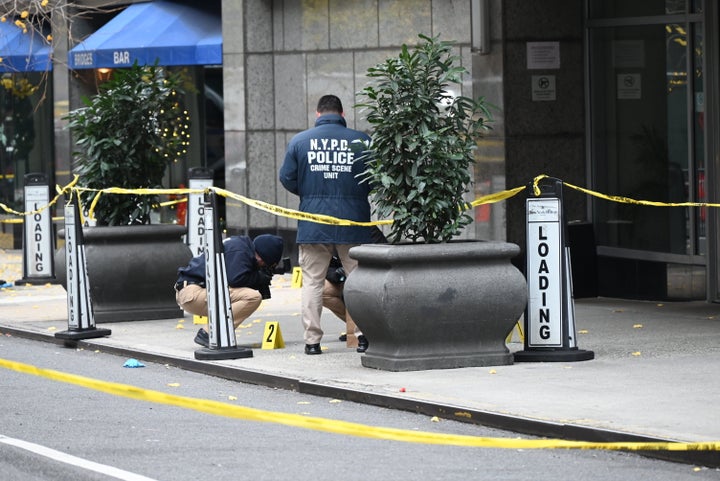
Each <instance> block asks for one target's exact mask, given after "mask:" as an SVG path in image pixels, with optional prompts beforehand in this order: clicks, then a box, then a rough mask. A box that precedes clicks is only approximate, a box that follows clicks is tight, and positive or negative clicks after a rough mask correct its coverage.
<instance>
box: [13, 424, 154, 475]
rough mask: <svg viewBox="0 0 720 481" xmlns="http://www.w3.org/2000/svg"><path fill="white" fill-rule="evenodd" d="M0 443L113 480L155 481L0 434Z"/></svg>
mask: <svg viewBox="0 0 720 481" xmlns="http://www.w3.org/2000/svg"><path fill="white" fill-rule="evenodd" d="M0 443H4V444H8V445H10V446H15V447H16V448H21V449H24V450H26V451H30V452H32V453H35V454H39V455H40V456H45V457H46V458H50V459H53V460H55V461H59V462H61V463H65V464H70V465H72V466H76V467H78V468H82V469H86V470H88V471H95V472H96V473H100V474H106V475H108V476H112V477H113V478H117V479H122V480H124V481H157V480H156V479H153V478H148V477H146V476H142V475H140V474H135V473H131V472H129V471H123V470H122V469H118V468H114V467H112V466H107V465H105V464H99V463H95V462H93V461H88V460H87V459H82V458H78V457H76V456H72V455H70V454H66V453H63V452H60V451H56V450H54V449H51V448H47V447H45V446H41V445H39V444H34V443H31V442H28V441H23V440H21V439H15V438H10V437H7V436H3V435H2V434H0Z"/></svg>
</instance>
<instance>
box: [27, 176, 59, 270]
mask: <svg viewBox="0 0 720 481" xmlns="http://www.w3.org/2000/svg"><path fill="white" fill-rule="evenodd" d="M24 194H25V212H35V211H37V210H38V209H40V208H42V207H45V206H47V205H48V204H49V203H50V186H49V185H48V180H47V176H46V175H45V174H42V173H32V174H25V187H24ZM54 253H55V234H54V233H53V227H52V212H51V210H50V208H46V209H43V210H42V211H41V212H35V213H29V214H26V215H25V220H24V222H23V277H22V279H20V280H18V281H17V283H25V284H47V283H51V284H56V283H57V282H58V280H57V278H56V277H55V263H54V260H53V259H54V255H55V254H54Z"/></svg>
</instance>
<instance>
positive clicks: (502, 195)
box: [0, 174, 720, 226]
mask: <svg viewBox="0 0 720 481" xmlns="http://www.w3.org/2000/svg"><path fill="white" fill-rule="evenodd" d="M546 178H550V177H549V176H548V175H545V174H541V175H538V176H536V177H535V178H534V179H533V182H532V187H533V193H534V195H535V196H539V195H540V188H539V187H538V184H539V183H540V181H542V180H543V179H546ZM78 180H79V177H78V176H77V175H76V176H75V178H74V179H73V181H72V182H70V183H69V184H68V185H66V186H65V187H62V188H61V187H59V186H57V187H56V190H57V192H58V195H56V196H55V198H54V199H53V200H52V201H51V202H50V203H48V204H47V205H46V206H43V207H41V208H39V209H37V210H34V211H30V212H18V211H15V210H13V209H11V208H9V207H8V206H6V205H5V204H2V203H0V209H2V210H4V211H5V212H7V213H9V214H13V215H17V216H23V217H24V216H26V215H30V214H35V213H39V212H42V211H43V210H45V209H47V208H49V207H51V206H52V205H54V204H55V203H57V201H58V199H59V197H60V196H61V195H66V194H68V193H71V192H73V191H78V192H85V193H87V192H95V193H96V194H97V195H95V196H94V198H93V200H92V202H91V204H90V208H89V209H88V211H87V213H88V217H89V218H90V219H94V212H95V206H96V205H97V202H98V200H99V199H100V197H101V196H102V195H104V194H119V195H187V194H202V193H210V192H214V193H215V194H217V195H221V196H223V197H225V198H230V199H234V200H237V201H239V202H241V203H242V204H245V205H248V206H250V207H254V208H256V209H259V210H263V211H265V212H269V213H271V214H273V215H277V216H280V217H288V218H291V219H295V220H302V221H309V222H316V223H319V224H330V225H340V226H377V225H390V224H392V223H393V220H392V219H384V220H376V221H369V222H358V221H353V220H348V219H338V218H336V217H332V216H329V215H322V214H311V213H308V212H302V211H299V210H296V209H290V208H287V207H281V206H278V205H274V204H271V203H269V202H264V201H261V200H255V199H251V198H249V197H245V196H242V195H239V194H236V193H234V192H231V191H228V190H225V189H222V188H219V187H208V188H206V189H188V188H182V189H180V188H177V189H149V188H142V189H125V188H120V187H108V188H105V189H90V188H87V187H76V184H77V182H78ZM561 182H562V184H563V185H565V186H567V187H569V188H571V189H575V190H577V191H579V192H583V193H585V194H587V195H590V196H593V197H597V198H600V199H604V200H608V201H611V202H619V203H623V204H635V205H644V206H653V207H720V204H718V203H710V202H657V201H651V200H637V199H633V198H630V197H624V196H619V195H608V194H603V193H600V192H596V191H593V190H590V189H586V188H584V187H579V186H576V185H573V184H570V183H568V182H564V181H561ZM526 188H527V187H526V186H521V187H515V188H513V189H508V190H503V191H501V192H496V193H493V194H488V195H484V196H481V197H478V198H476V199H475V200H473V201H472V202H470V203H468V204H466V209H472V208H474V207H477V206H479V205H484V204H493V203H496V202H501V201H503V200H506V199H509V198H511V197H514V196H515V195H517V194H519V193H520V192H522V191H524V190H526ZM186 201H187V199H179V200H172V201H168V202H163V203H161V204H160V205H173V204H176V203H181V202H186ZM80 212H81V214H80V215H81V217H82V219H81V220H82V222H83V223H85V218H84V212H83V209H80ZM59 219H62V218H58V220H59ZM53 220H56V219H55V218H54V219H53ZM0 222H6V223H21V222H23V220H22V219H4V220H0Z"/></svg>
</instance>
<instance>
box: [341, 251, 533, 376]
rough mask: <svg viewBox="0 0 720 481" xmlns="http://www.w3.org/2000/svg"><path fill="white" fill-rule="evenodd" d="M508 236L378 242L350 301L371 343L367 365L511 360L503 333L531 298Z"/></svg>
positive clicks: (363, 261) (363, 255)
mask: <svg viewBox="0 0 720 481" xmlns="http://www.w3.org/2000/svg"><path fill="white" fill-rule="evenodd" d="M519 252H520V248H519V247H518V246H517V245H515V244H509V243H505V242H477V241H469V242H452V243H446V244H407V245H386V244H382V245H381V244H372V245H364V246H359V247H355V248H353V249H351V250H350V256H351V257H353V258H355V259H357V260H358V267H357V269H356V270H355V271H353V273H352V274H351V275H350V276H348V279H347V281H346V283H345V303H346V306H347V308H348V310H349V312H350V314H351V316H352V317H353V319H354V320H355V322H356V323H357V324H358V325H359V326H360V328H361V329H362V331H363V334H364V335H365V336H367V338H368V340H369V341H370V347H369V348H368V350H367V352H366V353H365V354H364V355H363V356H362V357H361V362H362V365H363V366H365V367H371V368H376V369H383V370H388V371H416V370H427V369H449V368H460V367H475V366H495V365H507V364H512V363H513V356H512V354H511V353H510V352H509V350H508V348H507V346H506V345H505V339H506V337H507V335H508V334H509V333H510V332H511V330H512V329H513V327H514V326H515V323H516V322H517V321H518V319H519V318H520V316H521V315H522V313H523V311H524V309H525V305H526V303H527V283H526V282H525V277H524V276H523V275H522V273H521V272H520V271H519V270H518V269H517V268H516V267H514V266H513V265H512V264H511V263H510V259H511V258H513V257H514V256H516V255H517V254H518V253H519Z"/></svg>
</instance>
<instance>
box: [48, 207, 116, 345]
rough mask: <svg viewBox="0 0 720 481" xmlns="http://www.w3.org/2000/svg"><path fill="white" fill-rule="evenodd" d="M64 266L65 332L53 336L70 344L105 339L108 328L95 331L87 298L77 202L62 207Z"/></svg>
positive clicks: (86, 282)
mask: <svg viewBox="0 0 720 481" xmlns="http://www.w3.org/2000/svg"><path fill="white" fill-rule="evenodd" d="M65 267H66V269H67V305H68V330H67V331H62V332H56V333H55V337H57V338H58V339H65V340H70V341H75V340H80V339H92V338H97V337H104V336H109V335H110V333H111V331H110V329H97V328H96V327H95V317H94V315H93V309H92V299H91V297H90V284H89V279H88V273H87V264H86V260H85V244H84V243H83V235H82V225H80V209H79V208H78V205H77V203H75V204H72V203H70V204H67V205H66V206H65Z"/></svg>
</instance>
